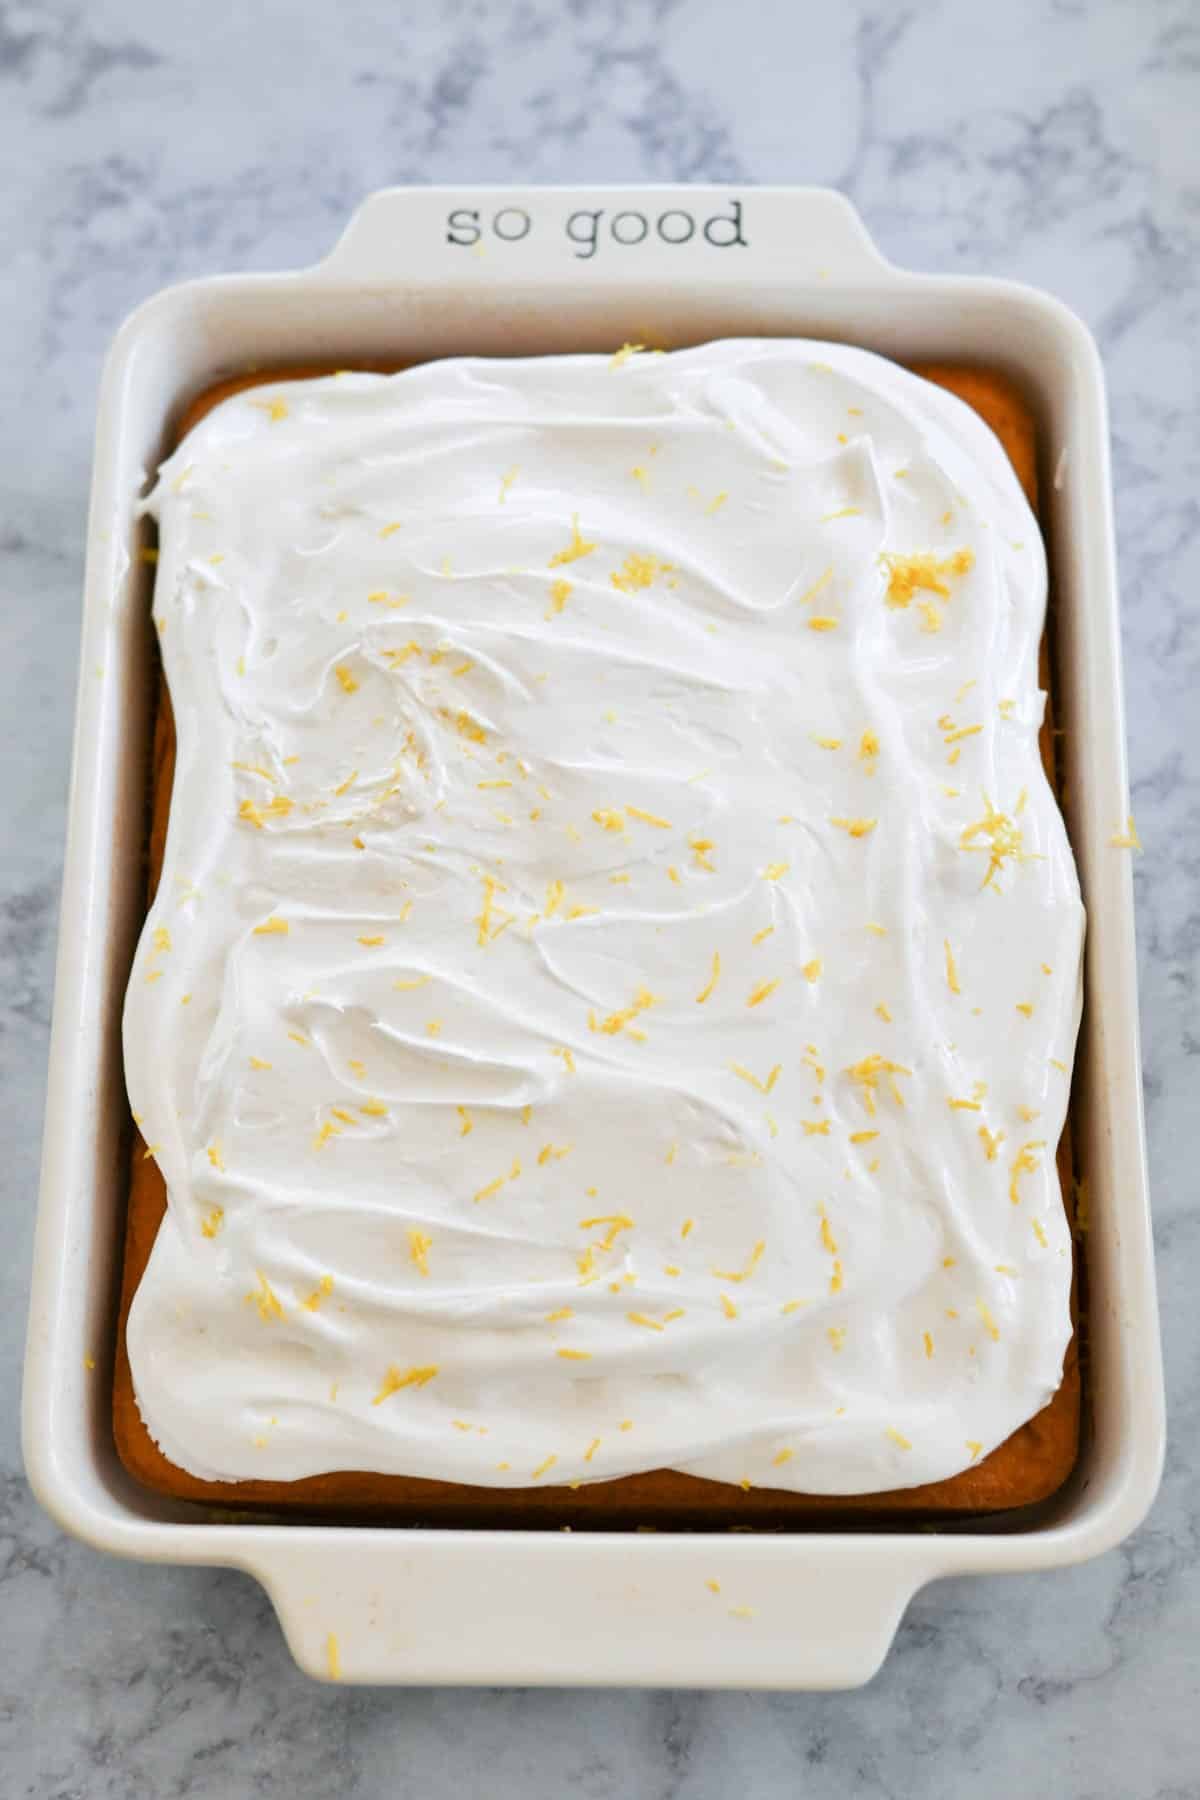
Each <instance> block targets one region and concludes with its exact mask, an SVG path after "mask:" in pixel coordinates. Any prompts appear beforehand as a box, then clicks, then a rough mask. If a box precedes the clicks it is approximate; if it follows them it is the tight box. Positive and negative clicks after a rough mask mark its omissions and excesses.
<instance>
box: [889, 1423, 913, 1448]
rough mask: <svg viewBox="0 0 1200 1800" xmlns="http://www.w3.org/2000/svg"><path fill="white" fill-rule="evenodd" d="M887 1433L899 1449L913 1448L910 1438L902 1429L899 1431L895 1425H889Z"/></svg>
mask: <svg viewBox="0 0 1200 1800" xmlns="http://www.w3.org/2000/svg"><path fill="white" fill-rule="evenodd" d="M887 1435H888V1437H890V1438H891V1440H892V1442H893V1444H895V1445H897V1446H898V1448H899V1449H901V1450H911V1449H912V1445H911V1443H910V1442H909V1440H908V1439H907V1438H906V1437H905V1435H904V1433H903V1432H902V1431H897V1430H896V1427H895V1426H894V1425H889V1426H888V1428H887Z"/></svg>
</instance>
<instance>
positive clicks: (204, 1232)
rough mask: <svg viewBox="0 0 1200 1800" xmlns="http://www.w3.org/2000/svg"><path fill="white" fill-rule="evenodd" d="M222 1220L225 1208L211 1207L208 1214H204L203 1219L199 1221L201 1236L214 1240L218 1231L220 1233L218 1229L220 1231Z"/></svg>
mask: <svg viewBox="0 0 1200 1800" xmlns="http://www.w3.org/2000/svg"><path fill="white" fill-rule="evenodd" d="M224 1218H225V1208H224V1207H223V1206H214V1207H212V1208H211V1209H210V1210H209V1211H208V1212H206V1213H205V1215H204V1217H203V1218H202V1219H201V1221H200V1234H201V1236H202V1237H206V1238H215V1237H216V1235H217V1233H218V1231H220V1229H221V1224H222V1221H223V1220H224Z"/></svg>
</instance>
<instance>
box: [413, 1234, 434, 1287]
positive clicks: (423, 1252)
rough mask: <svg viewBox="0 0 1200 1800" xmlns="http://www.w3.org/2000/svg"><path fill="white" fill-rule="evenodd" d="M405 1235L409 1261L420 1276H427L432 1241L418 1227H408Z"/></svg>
mask: <svg viewBox="0 0 1200 1800" xmlns="http://www.w3.org/2000/svg"><path fill="white" fill-rule="evenodd" d="M407 1235H408V1254H409V1259H410V1261H412V1262H414V1263H415V1264H416V1265H417V1268H418V1270H419V1271H420V1273H421V1274H422V1275H426V1276H427V1275H428V1274H429V1252H430V1250H431V1249H432V1248H433V1239H432V1238H431V1237H430V1236H429V1233H428V1232H425V1231H422V1230H421V1228H420V1226H418V1225H410V1226H409V1228H408V1234H407Z"/></svg>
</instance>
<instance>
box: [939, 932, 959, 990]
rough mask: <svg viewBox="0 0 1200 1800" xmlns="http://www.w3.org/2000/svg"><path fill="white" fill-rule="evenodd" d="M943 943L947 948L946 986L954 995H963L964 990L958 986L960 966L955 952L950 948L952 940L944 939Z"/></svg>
mask: <svg viewBox="0 0 1200 1800" xmlns="http://www.w3.org/2000/svg"><path fill="white" fill-rule="evenodd" d="M942 941H943V943H944V944H945V946H946V986H947V987H948V988H949V989H950V992H951V993H952V994H961V993H962V988H961V987H960V986H959V984H958V965H957V963H956V962H955V960H954V952H953V950H952V949H951V948H950V939H949V938H943V940H942Z"/></svg>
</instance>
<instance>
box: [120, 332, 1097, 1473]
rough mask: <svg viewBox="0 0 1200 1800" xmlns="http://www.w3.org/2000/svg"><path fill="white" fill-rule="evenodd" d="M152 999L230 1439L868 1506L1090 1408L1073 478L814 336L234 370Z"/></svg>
mask: <svg viewBox="0 0 1200 1800" xmlns="http://www.w3.org/2000/svg"><path fill="white" fill-rule="evenodd" d="M147 506H148V510H149V511H150V512H151V513H152V514H153V515H154V516H155V517H156V518H157V520H158V522H159V528H160V539H161V549H160V562H159V567H158V575H157V587H156V594H155V602H154V612H155V620H156V623H157V625H158V628H159V631H160V633H161V642H162V651H163V657H164V660H165V664H166V670H167V675H168V679H169V682H170V689H171V695H172V700H173V704H174V710H175V718H176V723H177V731H178V766H177V772H176V777H175V786H174V792H173V796H172V805H171V814H170V827H169V833H168V840H167V846H166V857H165V863H164V867H163V872H162V879H161V883H160V886H159V889H158V896H157V898H156V900H155V902H154V905H153V907H152V909H151V911H150V915H149V917H148V919H147V921H146V926H145V930H144V932H143V935H142V939H141V942H140V946H139V949H138V953H137V957H136V962H135V966H134V969H133V974H132V979H131V983H130V987H129V993H128V1000H127V1005H126V1011H125V1046H126V1065H127V1071H128V1084H129V1091H130V1095H131V1097H132V1102H133V1106H134V1108H135V1111H136V1113H137V1115H138V1116H139V1119H140V1121H141V1128H142V1131H143V1134H144V1136H145V1137H146V1139H147V1142H148V1143H149V1144H150V1145H151V1146H152V1153H153V1154H154V1155H155V1156H156V1157H157V1158H158V1160H159V1163H160V1165H161V1168H162V1171H163V1174H164V1177H165V1180H166V1185H167V1189H168V1193H169V1200H170V1205H169V1211H168V1214H167V1217H166V1220H165V1222H164V1224H163V1227H162V1229H161V1231H160V1233H159V1236H158V1240H157V1243H156V1245H155V1248H154V1251H153V1255H152V1257H151V1260H150V1264H149V1267H148V1269H147V1271H146V1275H145V1278H144V1280H143V1282H142V1284H141V1287H140V1289H139V1291H138V1294H137V1296H136V1299H135V1301H134V1305H133V1309H132V1313H131V1316H130V1321H129V1333H128V1341H129V1351H130V1357H131V1362H132V1366H133V1375H134V1381H135V1386H136V1393H137V1397H138V1402H139V1405H140V1407H141V1409H142V1412H143V1415H144V1418H145V1420H146V1423H147V1425H148V1427H149V1429H150V1431H151V1433H152V1434H153V1436H154V1437H155V1439H156V1440H157V1441H158V1442H159V1444H160V1445H161V1447H162V1449H163V1450H164V1452H165V1453H166V1454H167V1455H168V1456H169V1457H170V1458H171V1459H172V1460H173V1461H174V1462H176V1463H177V1464H179V1465H180V1466H181V1467H183V1468H185V1469H187V1470H189V1471H191V1472H193V1473H195V1474H198V1475H202V1476H209V1477H216V1478H219V1479H225V1480H237V1479H239V1478H245V1477H252V1476H253V1477H263V1478H269V1479H284V1480H286V1479H290V1478H295V1477H299V1476H303V1475H307V1474H312V1473H317V1472H321V1471H327V1470H334V1469H339V1468H358V1469H369V1470H375V1471H378V1472H381V1473H382V1472H392V1473H402V1474H408V1475H421V1476H435V1477H443V1478H449V1479H454V1480H458V1481H464V1482H474V1483H485V1484H494V1485H503V1486H508V1485H516V1486H520V1485H526V1484H528V1483H530V1482H531V1481H551V1482H558V1481H572V1482H577V1481H589V1480H600V1479H609V1478H612V1477H614V1476H620V1475H624V1474H628V1473H632V1472H634V1471H638V1470H647V1469H654V1468H659V1467H674V1468H678V1469H684V1470H688V1471H692V1472H694V1473H697V1474H700V1475H705V1476H710V1477H714V1478H717V1479H719V1480H723V1481H728V1482H740V1481H749V1482H752V1483H754V1484H756V1485H759V1484H762V1485H771V1486H775V1487H780V1488H795V1489H801V1490H807V1491H811V1492H817V1493H832V1494H852V1493H856V1492H866V1491H872V1490H876V1489H882V1488H889V1487H904V1486H910V1485H913V1484H916V1483H918V1482H924V1481H930V1480H934V1479H937V1478H939V1477H943V1476H948V1475H952V1474H954V1473H956V1472H957V1471H959V1470H961V1469H962V1468H964V1467H965V1466H967V1465H968V1464H970V1463H971V1462H972V1461H973V1460H975V1459H976V1458H977V1457H979V1456H982V1455H985V1454H986V1453H987V1452H988V1451H989V1450H991V1449H992V1448H993V1447H994V1446H995V1445H997V1444H998V1443H999V1442H1000V1441H1001V1440H1002V1439H1003V1438H1005V1437H1006V1436H1007V1435H1008V1434H1009V1433H1010V1432H1011V1431H1013V1430H1014V1429H1015V1428H1016V1427H1017V1426H1018V1425H1020V1424H1021V1423H1022V1422H1023V1421H1024V1420H1026V1419H1028V1418H1029V1417H1030V1416H1031V1415H1032V1414H1033V1413H1034V1412H1036V1411H1037V1410H1038V1409H1039V1408H1040V1407H1041V1406H1042V1405H1043V1404H1044V1403H1045V1402H1046V1400H1047V1399H1048V1398H1049V1397H1050V1395H1051V1394H1052V1392H1053V1391H1054V1389H1055V1387H1056V1386H1057V1384H1058V1382H1059V1380H1060V1379H1061V1371H1062V1359H1063V1352H1064V1349H1065V1347H1066V1344H1067V1342H1068V1338H1069V1334H1070V1323H1069V1311H1068V1295H1069V1283H1070V1272H1071V1257H1070V1246H1069V1238H1068V1230H1067V1225H1066V1222H1065V1219H1064V1214H1063V1208H1062V1204H1061V1198H1060V1193H1059V1187H1058V1181H1057V1176H1056V1173H1055V1167H1054V1154H1053V1147H1054V1145H1055V1144H1056V1142H1057V1139H1058V1136H1059V1132H1060V1129H1061V1126H1062V1123H1063V1118H1064V1113H1065V1106H1066V1100H1067V1093H1068V1086H1069V1066H1070V1062H1071V1057H1072V1052H1073V1048H1074V1040H1075V1033H1076V1028H1077V1023H1078V1016H1079V1005H1080V975H1079V965H1080V945H1081V936H1082V926H1083V914H1082V909H1081V905H1080V898H1079V891H1078V885H1077V881H1076V876H1075V872H1074V867H1073V863H1072V858H1071V854H1070V851H1069V848H1068V845H1067V841H1066V837H1065V834H1064V830H1063V826H1062V823H1061V820H1060V817H1059V814H1058V811H1057V808H1056V806H1055V803H1054V799H1053V796H1052V794H1051V791H1050V789H1049V787H1048V785H1047V782H1046V780H1045V778H1044V775H1043V772H1042V766H1041V762H1040V760H1039V754H1038V737H1037V734H1038V727H1039V724H1040V722H1041V718H1042V708H1043V697H1042V695H1041V693H1040V692H1039V688H1038V644H1039V637H1040V634H1041V630H1042V624H1043V614H1044V607H1045V595H1046V571H1045V564H1044V558H1043V551H1042V546H1041V542H1040V539H1039V535H1038V531H1037V527H1036V524H1035V522H1034V519H1033V517H1032V515H1031V513H1030V511H1029V509H1028V507H1027V505H1026V503H1025V501H1024V499H1023V497H1022V495H1021V493H1020V491H1019V488H1018V485H1017V482H1016V480H1015V478H1014V476H1013V474H1012V472H1011V469H1010V467H1009V465H1008V463H1007V460H1006V458H1005V456H1004V454H1003V452H1002V451H1001V450H1000V448H999V446H998V445H997V444H996V442H995V441H994V439H993V438H992V437H991V435H990V433H989V432H988V431H987V430H986V428H985V427H984V426H983V425H982V424H981V423H980V421H979V420H978V419H977V418H976V417H975V416H974V415H973V414H972V413H970V412H969V411H968V410H967V409H966V408H965V407H964V406H963V405H961V404H960V403H959V402H958V401H956V400H955V399H953V398H952V397H950V396H949V395H947V394H946V393H945V392H943V391H942V390H940V389H937V388H935V387H932V386H930V385H928V384H926V383H924V382H922V381H920V380H918V379H917V378H915V377H914V376H912V375H911V374H909V373H906V372H905V371H903V370H901V369H899V368H897V367H896V366H894V365H892V364H890V363H888V362H886V361H884V360H881V359H880V358H877V357H874V356H871V355H869V354H867V353H865V352H862V351H857V350H851V349H846V348H841V347H838V346H833V345H827V344H814V343H806V342H768V341H745V342H727V343H719V344H710V345H706V346H703V347H701V348H699V349H694V350H686V351H682V352H679V353H676V354H671V355H666V356H643V355H638V356H618V357H617V358H614V359H609V358H606V357H591V356H572V357H554V358H545V359H536V360H528V361H511V362H491V361H451V362H443V363H436V364H431V365H428V366H424V367H420V368H416V369H413V370H411V371H409V372H407V373H404V374H401V375H398V376H395V377H391V378H384V377H379V376H373V375H362V374H347V375H344V376H340V377H332V378H329V379H324V380H315V381H304V382H297V383H288V384H281V385H278V386H275V387H262V388H258V389H255V390H254V391H252V392H251V393H249V394H243V395H239V396H238V397H236V398H233V399H230V400H228V401H226V402H225V403H224V404H223V405H221V406H220V407H219V408H217V409H216V410H215V411H214V412H213V413H212V414H210V416H209V417H208V418H207V419H205V420H204V421H203V422H202V423H201V424H200V425H199V426H198V427H197V428H196V429H195V430H194V431H193V432H192V433H191V434H190V435H189V437H188V438H187V440H186V441H185V442H184V444H183V445H182V446H181V447H180V449H179V450H178V451H177V452H176V453H175V455H173V456H172V457H171V458H170V460H169V461H168V462H166V463H165V464H164V465H163V467H162V469H161V471H160V474H159V478H158V481H157V485H156V486H155V488H154V491H153V494H152V495H151V497H150V499H149V501H148V502H147Z"/></svg>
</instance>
